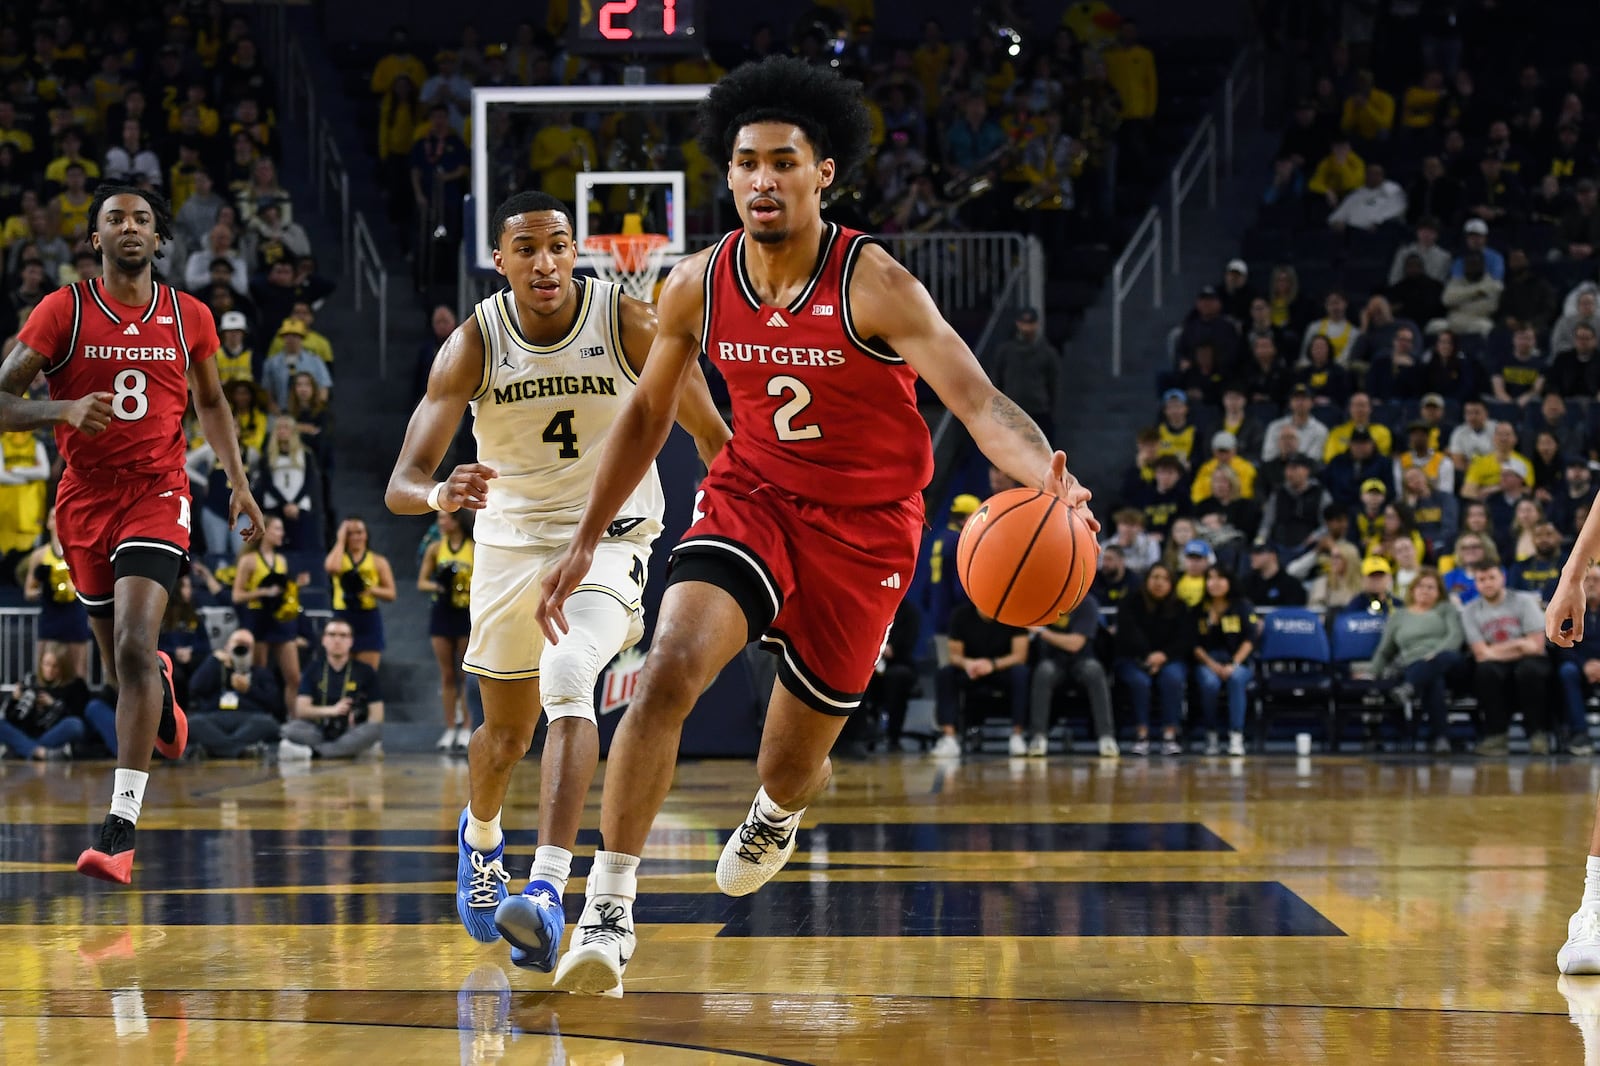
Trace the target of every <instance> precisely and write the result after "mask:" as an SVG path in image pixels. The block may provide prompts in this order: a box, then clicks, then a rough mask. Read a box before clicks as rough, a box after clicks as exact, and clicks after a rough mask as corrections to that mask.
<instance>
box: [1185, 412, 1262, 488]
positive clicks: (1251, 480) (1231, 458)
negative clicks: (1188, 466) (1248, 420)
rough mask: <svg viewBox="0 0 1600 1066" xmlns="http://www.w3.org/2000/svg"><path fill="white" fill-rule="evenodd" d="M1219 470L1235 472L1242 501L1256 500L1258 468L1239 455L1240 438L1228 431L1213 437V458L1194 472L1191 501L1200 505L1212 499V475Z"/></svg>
mask: <svg viewBox="0 0 1600 1066" xmlns="http://www.w3.org/2000/svg"><path fill="white" fill-rule="evenodd" d="M1218 468H1226V469H1228V470H1231V471H1233V474H1234V476H1235V477H1237V478H1238V479H1239V496H1240V498H1241V499H1246V500H1248V499H1254V498H1255V494H1256V468H1255V467H1254V466H1252V465H1251V464H1250V461H1249V460H1247V459H1245V458H1244V457H1243V456H1241V455H1240V454H1239V438H1237V437H1235V436H1234V435H1233V434H1232V433H1229V432H1228V431H1227V430H1222V431H1221V432H1218V433H1215V434H1213V435H1212V437H1211V458H1209V459H1207V460H1206V461H1205V462H1203V463H1201V464H1200V469H1198V470H1196V471H1195V472H1194V484H1193V485H1191V486H1190V488H1189V499H1190V500H1192V501H1193V502H1195V503H1200V502H1202V501H1204V500H1208V499H1210V498H1211V475H1212V474H1214V473H1216V471H1217V469H1218Z"/></svg>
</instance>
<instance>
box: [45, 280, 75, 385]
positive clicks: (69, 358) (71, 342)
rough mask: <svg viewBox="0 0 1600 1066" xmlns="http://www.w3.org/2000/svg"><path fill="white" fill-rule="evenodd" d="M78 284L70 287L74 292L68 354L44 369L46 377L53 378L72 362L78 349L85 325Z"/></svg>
mask: <svg viewBox="0 0 1600 1066" xmlns="http://www.w3.org/2000/svg"><path fill="white" fill-rule="evenodd" d="M78 284H79V283H78V282H74V283H73V284H71V285H69V286H68V289H70V290H71V292H72V333H71V334H70V335H69V336H68V338H67V354H66V355H63V356H62V357H61V359H60V360H59V361H58V362H57V363H56V365H55V366H47V367H45V368H44V376H45V377H47V378H48V377H53V376H55V373H56V372H57V371H58V370H60V369H61V368H63V367H65V366H66V365H67V364H68V363H70V362H71V361H72V353H73V352H75V351H77V349H78V331H79V329H80V328H81V327H82V325H83V293H82V292H80V291H79V290H78Z"/></svg>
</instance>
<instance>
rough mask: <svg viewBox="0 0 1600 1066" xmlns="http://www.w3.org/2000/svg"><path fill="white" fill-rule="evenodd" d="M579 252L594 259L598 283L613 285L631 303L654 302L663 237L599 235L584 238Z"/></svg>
mask: <svg viewBox="0 0 1600 1066" xmlns="http://www.w3.org/2000/svg"><path fill="white" fill-rule="evenodd" d="M583 250H584V251H586V252H588V253H589V254H590V255H591V256H593V257H594V272H595V275H596V276H597V277H599V278H600V279H601V280H602V281H612V282H616V283H617V284H618V285H621V286H622V291H623V292H625V293H627V294H628V295H629V296H632V297H633V298H634V299H635V300H643V301H644V302H645V303H654V302H655V297H656V278H657V277H658V276H660V274H661V260H662V258H663V256H665V254H666V250H667V235H666V234H664V233H600V234H595V235H594V236H591V237H586V238H584V242H583Z"/></svg>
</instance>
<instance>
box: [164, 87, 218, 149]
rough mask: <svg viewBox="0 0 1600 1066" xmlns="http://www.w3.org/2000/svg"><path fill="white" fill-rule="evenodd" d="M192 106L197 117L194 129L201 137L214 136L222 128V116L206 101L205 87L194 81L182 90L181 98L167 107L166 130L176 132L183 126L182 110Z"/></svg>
mask: <svg viewBox="0 0 1600 1066" xmlns="http://www.w3.org/2000/svg"><path fill="white" fill-rule="evenodd" d="M188 108H193V109H194V113H195V117H196V119H197V122H196V126H195V129H196V131H197V132H198V133H199V134H200V136H202V137H215V136H216V135H217V131H218V130H220V129H221V128H222V117H221V116H220V115H218V114H217V109H216V108H214V107H212V106H211V105H209V104H208V103H206V87H205V86H204V85H201V84H200V83H199V82H194V83H192V84H190V85H189V86H188V88H186V89H185V90H184V95H183V99H181V100H179V101H177V102H176V103H175V104H173V106H171V107H169V108H167V132H168V133H177V132H178V131H179V129H181V128H183V112H184V111H185V110H186V109H188Z"/></svg>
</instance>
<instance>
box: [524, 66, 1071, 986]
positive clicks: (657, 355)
mask: <svg viewBox="0 0 1600 1066" xmlns="http://www.w3.org/2000/svg"><path fill="white" fill-rule="evenodd" d="M700 118H701V136H702V138H703V141H704V143H703V147H704V148H705V150H706V151H707V152H708V153H710V154H711V155H712V156H713V157H714V158H723V159H727V160H728V161H729V164H728V187H729V188H730V189H731V190H732V192H733V199H734V202H735V204H737V205H738V210H739V216H740V220H741V221H742V222H743V223H744V229H743V230H742V231H735V232H733V233H730V234H728V235H727V236H726V237H724V238H723V239H722V241H721V242H720V243H719V244H717V245H716V247H715V248H712V249H708V250H706V251H704V252H700V253H697V254H695V255H692V256H689V257H688V258H686V259H684V260H683V261H682V262H680V263H679V264H678V265H677V267H675V268H674V269H673V271H672V273H671V275H670V276H669V278H668V280H667V283H666V286H665V288H664V289H663V291H662V293H661V299H660V306H659V311H658V314H659V317H660V330H659V332H658V334H657V337H656V342H655V346H654V347H653V348H652V349H651V351H650V359H649V361H648V363H647V364H646V366H645V372H644V374H643V376H642V378H641V379H640V382H639V387H638V389H637V390H636V391H635V392H634V394H633V396H632V397H631V398H630V399H629V401H628V403H627V404H626V405H625V406H624V408H623V410H622V413H621V414H620V415H619V416H618V420H617V424H616V429H615V430H614V432H613V433H612V436H611V440H612V442H614V443H613V444H611V445H610V446H608V447H607V448H606V450H605V453H604V455H603V456H602V458H601V461H600V468H599V474H598V476H597V478H596V480H595V484H594V489H593V492H592V493H591V494H590V497H589V505H588V508H587V510H585V512H584V514H583V519H582V521H581V522H580V523H579V525H578V528H577V531H576V533H575V534H574V535H573V538H572V543H571V546H570V547H569V548H568V549H567V554H566V556H565V557H564V558H562V559H561V560H560V561H559V562H558V563H557V564H556V566H555V567H554V569H553V570H552V571H551V573H550V575H549V576H548V577H546V578H545V582H544V597H543V602H542V603H541V604H540V607H539V618H540V623H541V624H542V625H543V626H544V628H545V634H546V638H547V639H548V640H550V641H551V642H552V643H555V642H557V641H560V640H563V639H565V638H564V637H563V634H565V633H566V632H567V631H568V630H569V629H570V628H571V624H572V620H571V619H570V618H568V617H567V616H566V604H567V602H568V597H569V596H570V595H571V594H572V592H573V590H574V589H577V588H580V587H581V584H580V583H581V582H582V581H583V575H584V574H585V573H586V572H587V571H588V569H589V568H590V566H591V565H593V559H594V558H595V556H594V550H595V545H596V544H598V543H600V538H601V536H602V535H603V534H604V532H605V529H606V526H607V524H608V523H609V522H610V521H611V519H612V516H613V515H615V514H616V513H617V510H618V508H619V507H621V506H622V504H623V502H624V501H625V500H626V499H627V498H628V495H629V493H631V492H632V491H633V486H634V485H636V484H638V482H639V480H640V479H641V478H642V477H644V476H645V474H646V473H647V471H648V470H649V466H650V463H651V460H652V458H653V457H654V456H655V454H656V452H657V451H658V450H659V449H660V447H661V445H662V443H663V442H664V441H665V439H666V435H667V432H668V430H669V428H670V427H671V424H672V419H673V415H674V411H675V409H676V405H677V398H678V395H679V393H680V391H681V390H682V389H683V387H684V384H685V383H686V382H688V381H690V380H692V379H693V374H694V371H695V370H696V368H697V357H698V356H699V354H700V352H701V351H702V350H703V351H704V352H705V353H706V354H707V355H708V356H709V357H710V359H711V360H712V362H713V363H715V364H716V366H717V367H718V369H719V370H721V371H722V373H723V376H724V377H725V378H726V379H727V384H728V389H729V394H730V396H731V398H732V403H733V411H734V425H735V427H736V431H735V433H734V436H733V439H732V441H731V442H730V443H729V445H728V447H727V448H725V449H724V450H723V452H722V455H721V456H720V457H719V458H718V460H717V462H716V464H715V466H713V467H712V469H711V472H710V474H709V475H708V477H707V478H706V480H705V482H704V484H703V486H702V491H701V493H700V494H699V496H698V497H697V500H696V508H695V519H694V522H693V524H692V525H691V526H690V528H689V531H688V533H687V534H686V535H685V537H684V539H683V540H682V541H681V542H680V543H679V544H678V546H677V547H676V548H675V549H674V551H673V556H672V569H671V570H670V571H669V576H668V587H667V590H666V594H665V597H664V598H663V600H662V604H661V614H660V617H659V618H658V619H657V623H656V632H655V639H654V642H653V644H652V647H651V649H650V653H649V656H648V657H647V659H646V663H645V667H644V670H643V673H642V675H641V678H640V681H639V687H638V690H637V692H636V694H635V696H634V699H633V702H632V704H631V705H630V707H629V708H628V710H627V711H626V712H625V714H624V717H623V719H622V722H621V724H620V725H619V726H618V729H617V734H616V737H615V738H614V740H613V741H612V745H611V750H610V755H609V761H608V769H607V772H606V784H605V793H604V801H603V806H602V811H601V827H602V840H603V843H602V848H601V850H599V851H597V852H596V853H595V859H594V866H593V869H592V870H591V872H590V874H589V879H588V891H587V899H586V901H585V904H584V909H583V913H582V916H581V917H580V918H579V920H578V926H577V928H576V930H575V931H574V934H573V939H572V943H571V945H570V946H569V949H568V951H567V954H566V955H565V956H564V957H563V958H562V959H561V965H560V967H559V969H558V970H557V971H556V980H555V985H556V987H557V988H559V989H564V990H566V991H570V992H580V993H590V994H594V993H603V992H607V991H611V990H614V989H615V988H616V987H617V985H618V984H619V982H620V981H621V978H622V974H623V970H624V968H625V967H626V965H627V963H628V960H629V958H630V956H631V955H632V954H633V951H634V946H635V943H636V940H635V935H634V922H633V903H634V898H635V895H636V887H635V886H636V872H637V869H638V864H639V856H640V854H641V852H642V851H643V850H644V844H645V838H646V836H647V835H648V833H649V832H650V826H651V823H652V822H653V821H654V819H655V816H656V813H657V812H658V811H659V810H660V808H661V804H662V802H663V801H664V800H665V799H666V795H667V792H668V789H669V788H670V786H671V783H672V773H673V764H674V762H675V761H676V757H677V751H678V745H679V740H680V737H681V734H682V727H683V721H684V718H685V717H687V715H688V714H689V711H690V709H691V708H692V707H693V706H694V702H695V700H696V699H697V698H699V696H700V694H701V693H702V692H703V691H705V689H706V687H707V686H708V685H709V684H710V683H711V681H712V680H713V679H714V678H715V677H716V675H717V673H718V672H719V671H720V670H721V669H722V668H723V666H724V665H725V664H726V663H727V662H728V661H729V660H730V659H732V658H733V656H734V655H735V654H737V653H738V652H739V651H740V649H742V648H743V647H744V646H745V644H746V643H748V642H749V641H751V640H753V639H756V638H758V637H759V638H760V639H761V641H762V642H763V644H764V645H765V646H766V647H767V648H768V650H771V651H774V652H776V653H777V654H778V656H779V661H778V684H777V686H775V688H774V690H773V694H772V700H771V703H770V704H769V706H768V709H767V716H766V722H765V726H764V729H763V733H762V739H761V750H760V754H759V756H758V758H757V764H756V769H757V774H758V776H759V777H760V779H761V788H760V790H759V791H758V792H757V793H756V798H755V801H754V802H753V803H752V804H751V806H750V813H749V816H748V817H747V818H746V819H745V820H744V823H743V824H742V825H740V826H739V828H738V829H737V830H735V831H734V834H733V836H732V837H731V838H730V839H729V841H728V842H727V845H726V847H725V848H724V850H723V852H722V857H721V860H720V861H719V862H718V864H717V884H718V885H719V886H720V887H721V889H722V890H723V891H724V892H726V893H728V894H729V895H734V896H741V895H745V894H747V893H750V892H753V891H755V890H756V889H757V888H759V887H760V886H761V885H763V884H765V883H766V881H767V880H768V879H769V878H771V877H772V875H773V874H775V873H776V872H777V871H778V870H779V869H780V868H781V867H782V866H783V864H784V863H785V862H786V861H787V860H788V858H789V856H790V854H792V853H793V851H794V847H795V836H796V830H797V828H798V827H799V823H800V818H801V815H802V814H803V813H804V811H805V809H806V806H807V804H809V803H810V802H811V801H812V800H813V799H814V798H815V797H816V796H817V795H818V794H820V793H821V791H822V790H823V789H824V788H825V787H826V785H827V783H828V780H829V777H830V774H831V769H830V765H829V761H828V751H829V749H830V748H832V746H833V743H834V740H835V738H837V737H838V735H839V730H840V728H841V727H842V726H843V725H844V722H845V719H846V718H847V717H848V715H849V714H850V712H851V711H852V710H854V709H855V707H856V706H857V705H858V704H859V703H860V701H861V694H862V691H863V690H864V689H865V688H866V685H867V681H868V680H869V679H870V677H871V676H872V671H873V668H874V665H875V664H876V662H877V658H878V653H879V649H880V648H881V646H882V644H883V641H884V637H885V634H886V633H887V631H888V628H889V624H890V622H891V620H892V619H893V617H894V612H895V608H896V607H897V606H898V605H899V601H900V598H901V596H902V595H903V593H904V590H905V585H906V583H907V582H909V580H910V578H911V574H912V569H913V567H914V566H915V565H916V557H917V545H918V542H919V541H920V539H921V533H922V528H923V507H922V496H921V491H922V489H923V487H924V486H925V485H927V483H928V479H929V477H930V476H931V474H932V471H933V455H932V448H931V446H930V442H929V438H928V430H927V426H926V424H925V423H924V421H923V419H922V416H921V415H920V414H919V413H918V411H917V404H916V389H915V383H916V378H917V376H918V375H920V376H921V377H922V378H924V379H925V380H926V381H927V382H928V384H929V385H931V386H932V387H933V389H934V391H935V392H937V393H938V394H939V396H940V398H941V399H942V400H943V401H944V402H945V404H946V406H947V407H949V409H950V410H951V411H952V412H954V413H955V414H956V415H957V416H958V417H959V418H960V419H961V420H962V422H963V423H964V424H965V426H966V427H967V429H968V430H969V431H970V432H971V434H972V436H973V439H974V440H975V441H976V442H977V444H978V446H979V447H980V448H981V449H982V450H983V452H984V454H985V455H987V456H988V457H989V458H990V459H991V460H993V461H994V462H995V463H996V464H997V465H998V466H1000V467H1001V468H1002V469H1004V470H1006V471H1007V472H1009V473H1010V474H1012V475H1014V476H1015V477H1016V478H1017V479H1018V480H1020V481H1022V482H1023V483H1024V484H1027V485H1033V486H1037V487H1038V488H1040V489H1042V490H1044V491H1046V492H1050V493H1054V494H1056V495H1058V496H1061V497H1064V498H1065V499H1066V500H1067V501H1068V503H1069V504H1071V505H1080V506H1081V505H1083V504H1085V503H1086V502H1087V500H1088V498H1089V493H1088V492H1087V491H1086V490H1085V489H1083V488H1081V487H1080V486H1079V485H1078V484H1077V482H1076V480H1075V479H1074V478H1072V476H1071V475H1069V474H1068V473H1067V470H1066V456H1064V455H1063V454H1061V453H1060V452H1056V453H1054V454H1052V452H1051V450H1050V447H1049V445H1048V444H1047V443H1046V441H1045V438H1044V436H1043V434H1041V433H1040V432H1039V429H1038V427H1037V426H1035V425H1034V423H1033V421H1032V420H1031V419H1030V418H1028V416H1027V415H1026V414H1024V413H1023V412H1022V411H1021V410H1020V409H1019V408H1018V407H1017V406H1016V404H1014V403H1012V402H1011V401H1010V400H1008V399H1006V398H1005V397H1004V396H1002V395H1001V394H1000V393H999V392H998V391H996V389H995V388H994V386H993V385H992V384H990V382H989V379H988V377H987V376H985V374H984V372H983V370H982V368H981V367H980V366H979V365H978V362H977V360H976V359H974V358H973V356H972V353H971V351H969V350H968V348H967V346H966V344H965V343H964V342H963V341H962V340H961V338H960V337H959V336H958V335H957V334H956V333H955V331H954V330H953V329H951V328H950V326H949V324H948V323H946V322H945V321H944V319H943V318H942V317H941V316H940V314H939V310H938V308H937V307H936V306H935V305H934V303H933V301H932V299H931V298H930V297H929V295H928V293H927V291H926V290H924V289H923V287H922V285H921V284H920V283H919V282H918V281H917V280H916V278H914V277H913V276H912V275H911V274H910V273H909V272H907V271H906V270H905V269H903V268H902V267H901V266H900V265H899V264H898V263H896V262H895V261H894V260H893V259H892V258H891V257H890V256H889V254H888V253H887V252H885V251H884V250H883V248H882V247H881V246H879V245H878V244H877V243H875V242H874V241H872V240H871V239H870V238H869V237H867V236H865V235H864V234H860V233H855V232H852V231H850V230H846V229H843V228H841V227H839V226H837V225H834V224H831V223H826V222H824V221H823V219H822V214H821V194H822V190H823V189H825V188H827V186H828V185H829V184H830V183H832V182H833V180H834V179H835V178H836V177H838V176H840V175H842V174H845V173H848V172H849V171H850V170H851V168H852V167H854V166H855V165H856V163H858V162H859V161H860V160H861V158H862V157H863V155H864V153H865V151H866V149H867V144H868V115H867V110H866V107H865V105H864V104H863V102H862V99H861V86H860V84H859V83H856V82H852V81H847V80H845V79H843V78H841V77H839V76H838V75H837V74H835V73H834V72H833V71H831V70H829V69H827V68H825V67H814V66H811V65H808V64H806V63H804V62H802V61H800V60H797V59H791V58H787V57H783V58H774V59H767V60H764V61H762V62H760V63H754V64H749V65H746V66H744V67H741V68H740V69H738V70H736V71H734V72H733V73H732V74H730V75H728V76H727V77H725V78H724V79H722V81H720V82H719V83H718V84H717V85H716V86H715V87H713V88H712V90H711V92H710V94H709V95H708V96H707V98H706V100H705V102H704V103H703V105H702V107H701V114H700ZM1084 517H1085V518H1086V519H1088V520H1089V521H1091V523H1092V519H1089V518H1088V514H1087V510H1085V512H1084Z"/></svg>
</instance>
